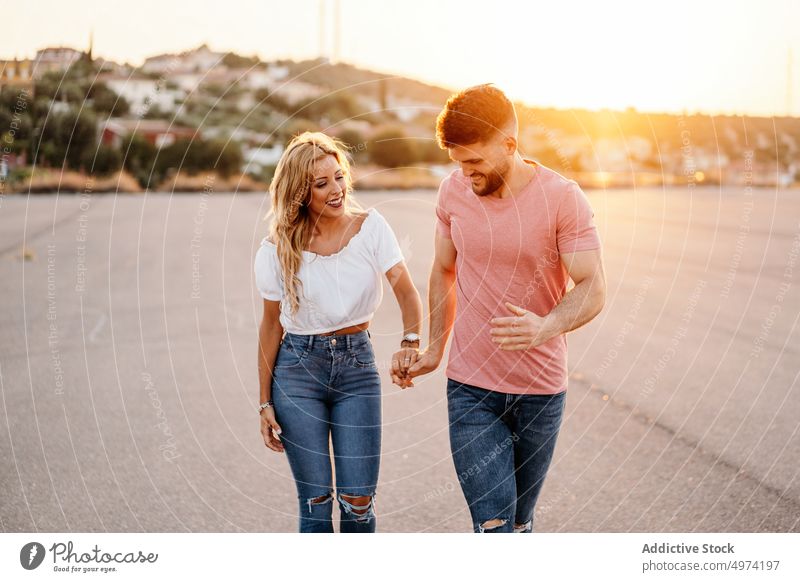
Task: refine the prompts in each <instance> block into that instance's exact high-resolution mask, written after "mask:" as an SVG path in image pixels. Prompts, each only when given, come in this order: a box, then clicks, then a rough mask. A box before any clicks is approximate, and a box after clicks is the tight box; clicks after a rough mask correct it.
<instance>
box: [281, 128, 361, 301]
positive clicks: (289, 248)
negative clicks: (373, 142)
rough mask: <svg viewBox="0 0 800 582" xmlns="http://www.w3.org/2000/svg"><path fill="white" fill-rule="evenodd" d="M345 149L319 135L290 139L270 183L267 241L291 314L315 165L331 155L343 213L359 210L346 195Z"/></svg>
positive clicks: (307, 236)
mask: <svg viewBox="0 0 800 582" xmlns="http://www.w3.org/2000/svg"><path fill="white" fill-rule="evenodd" d="M346 148H347V146H345V145H344V144H343V143H342V142H340V141H338V140H336V139H334V138H332V137H330V136H328V135H325V134H324V133H320V132H309V131H307V132H305V133H302V134H300V135H298V136H295V137H294V138H292V140H291V141H290V142H289V145H287V146H286V151H284V152H283V155H282V156H281V159H280V160H279V161H278V166H277V168H276V169H275V176H274V177H273V178H272V183H271V184H270V188H269V190H270V194H271V198H272V210H271V211H270V213H269V214H268V215H267V218H269V217H270V216H271V217H272V222H271V224H270V231H269V233H270V239H271V240H272V242H273V243H275V246H277V247H278V261H279V262H280V266H281V273H282V275H283V282H284V288H285V290H286V298H287V299H288V301H289V307H290V310H291V313H292V314H295V313H297V310H298V309H299V308H300V295H301V292H302V282H301V281H300V279H299V277H298V276H297V273H298V271H299V270H300V265H301V264H302V260H303V250H304V249H305V248H306V247H307V246H308V244H309V242H310V240H311V234H312V233H313V231H314V224H313V223H312V219H311V216H310V215H309V211H308V204H309V202H310V201H311V186H312V183H313V180H314V168H315V166H316V164H317V163H318V162H319V161H321V160H322V159H324V158H325V157H326V156H333V157H335V158H336V161H337V162H338V163H339V167H340V168H341V169H342V174H344V180H345V194H346V196H345V212H348V211H350V209H352V208H357V209H359V210H360V209H361V206H360V205H359V204H358V203H357V202H355V201H354V200H353V199H352V197H351V196H350V194H351V193H352V191H353V181H352V177H351V174H350V162H349V161H348V159H347V153H346V152H347V150H346Z"/></svg>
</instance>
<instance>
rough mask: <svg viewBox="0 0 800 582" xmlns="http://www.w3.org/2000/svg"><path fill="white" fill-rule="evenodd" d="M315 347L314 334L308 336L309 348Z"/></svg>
mask: <svg viewBox="0 0 800 582" xmlns="http://www.w3.org/2000/svg"><path fill="white" fill-rule="evenodd" d="M313 347H314V334H311V335H309V336H308V349H309V350H311V349H312V348H313Z"/></svg>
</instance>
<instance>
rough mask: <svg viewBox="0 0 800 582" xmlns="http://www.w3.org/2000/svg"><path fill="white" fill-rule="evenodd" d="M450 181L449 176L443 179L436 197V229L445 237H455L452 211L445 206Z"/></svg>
mask: <svg viewBox="0 0 800 582" xmlns="http://www.w3.org/2000/svg"><path fill="white" fill-rule="evenodd" d="M449 182H450V180H449V178H448V179H445V180H442V183H441V184H439V194H438V196H437V197H436V231H437V232H438V233H439V234H440V235H441V236H443V237H445V238H453V235H452V234H451V233H450V213H449V212H448V211H447V209H446V208H445V205H446V202H447V200H446V198H447V196H446V194H447V185H448V183H449Z"/></svg>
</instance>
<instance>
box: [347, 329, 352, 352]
mask: <svg viewBox="0 0 800 582" xmlns="http://www.w3.org/2000/svg"><path fill="white" fill-rule="evenodd" d="M345 337H346V338H347V349H348V350H349V349H350V348H352V347H353V334H352V333H348V334H347V335H346V336H345Z"/></svg>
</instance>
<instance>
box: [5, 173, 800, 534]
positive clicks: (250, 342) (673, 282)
mask: <svg viewBox="0 0 800 582" xmlns="http://www.w3.org/2000/svg"><path fill="white" fill-rule="evenodd" d="M590 199H591V201H592V204H593V206H594V208H595V213H596V217H597V223H598V226H599V228H600V231H601V235H602V237H603V240H604V243H605V259H606V268H607V275H608V283H609V297H608V303H607V307H606V309H605V311H604V312H603V313H602V314H601V315H600V316H599V317H598V318H597V319H596V320H595V321H593V322H592V323H591V324H589V325H588V326H586V327H585V328H583V329H581V330H579V331H577V332H575V333H573V334H571V335H570V336H569V345H570V370H571V384H570V388H569V392H568V395H569V396H568V401H567V415H566V417H565V422H564V426H563V429H562V433H561V437H560V440H559V444H558V448H557V450H556V459H555V461H554V464H553V466H552V469H551V472H550V475H549V477H548V481H547V482H546V485H545V488H544V491H543V493H542V497H541V498H540V502H539V505H538V508H537V518H536V519H537V521H536V524H537V529H538V530H539V531H575V532H577V531H800V480H799V479H798V471H800V435H798V427H799V426H800V383H799V382H798V373H799V372H798V371H799V370H800V341H799V340H800V334H798V317H800V293H798V286H800V256H799V255H800V222H798V220H800V218H799V217H800V192H798V191H784V192H780V193H777V194H776V193H775V192H771V191H769V190H765V191H755V192H752V193H750V194H749V193H745V192H743V191H742V190H741V189H739V190H737V189H725V190H724V191H722V192H720V191H719V190H716V189H713V188H709V189H697V190H696V191H695V192H694V195H691V196H690V195H689V194H688V193H687V191H686V190H680V189H676V190H668V191H666V192H664V191H661V190H640V191H638V192H637V193H633V192H631V191H608V192H605V193H603V192H598V193H590ZM361 200H362V201H363V203H364V204H365V205H367V206H373V205H374V206H377V207H379V208H380V210H381V212H382V213H384V215H385V216H386V217H387V218H388V219H389V221H390V222H391V224H392V225H393V226H394V228H395V230H396V232H397V234H398V237H399V239H400V240H401V242H402V245H403V247H404V250H405V252H406V255H407V257H408V258H409V264H410V267H411V270H412V274H413V277H414V280H415V283H416V284H417V286H418V287H419V289H420V291H421V293H423V295H424V294H425V293H426V287H427V281H426V280H427V269H428V266H429V263H430V260H431V251H430V249H431V242H432V232H433V204H434V194H433V193H431V192H408V193H364V194H362V195H361ZM265 202H266V200H265V198H264V197H263V196H261V195H236V196H234V195H230V194H213V195H206V196H203V195H175V196H169V195H166V194H157V195H149V196H147V197H144V196H138V195H137V196H118V197H117V196H113V195H97V196H92V197H81V196H80V195H70V196H65V195H62V196H60V197H56V196H33V197H30V198H27V197H13V196H12V197H5V198H2V199H0V273H1V274H2V276H1V277H0V292H2V297H3V302H2V308H0V327H1V328H2V330H3V333H2V334H0V395H1V396H2V399H0V529H2V530H3V531H30V530H39V531H134V532H136V531H255V532H261V531H293V530H294V529H295V519H296V518H295V493H294V487H293V483H292V481H291V477H290V473H289V469H288V466H287V463H286V460H285V458H283V457H282V456H278V455H276V454H274V453H271V452H269V451H268V450H266V449H265V447H264V445H263V443H262V442H261V439H260V435H259V432H258V418H257V416H256V414H255V412H254V409H253V407H254V405H255V402H256V400H257V393H258V386H257V379H256V367H255V362H256V360H255V356H256V339H257V337H256V328H257V324H258V321H259V318H260V314H261V313H260V309H261V305H260V298H259V297H258V296H257V294H256V292H255V289H254V287H253V281H252V275H251V273H252V258H253V255H254V252H255V250H256V248H257V245H258V243H259V240H260V239H261V237H262V236H263V234H264V230H265V225H264V224H263V223H262V222H261V218H262V216H263V215H264V213H265V211H266V208H265V206H264V204H265ZM23 240H24V248H23V243H22V241H23ZM373 330H374V331H375V333H373V337H374V339H375V341H376V351H377V353H378V356H379V358H380V365H381V368H382V369H383V370H384V372H385V370H386V365H387V363H386V362H387V359H388V357H389V356H390V354H391V351H392V349H393V346H394V345H395V343H396V341H397V339H398V333H399V330H400V317H399V311H398V310H397V307H396V305H395V303H394V301H393V299H392V297H391V294H390V293H388V294H387V295H386V299H385V300H384V303H383V305H382V307H381V311H380V312H379V314H378V316H377V317H376V320H375V321H374V325H373ZM384 378H385V383H384V394H385V399H384V417H385V429H384V448H383V453H384V456H383V464H382V471H381V483H380V486H379V496H378V509H379V512H380V529H381V530H382V531H466V530H468V529H469V519H468V514H467V512H466V508H465V504H464V502H463V498H462V497H461V492H460V490H459V489H458V486H457V482H456V480H455V473H454V471H453V468H452V464H451V461H450V457H449V451H448V443H447V430H446V410H445V403H444V399H443V395H444V383H445V380H444V376H443V375H442V373H441V372H440V373H437V374H434V375H431V376H429V377H427V378H425V379H424V380H421V381H419V382H418V386H417V387H416V388H415V389H413V390H411V391H405V392H401V391H399V390H397V389H395V387H393V386H392V385H391V383H390V382H389V380H388V374H386V373H384Z"/></svg>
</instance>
